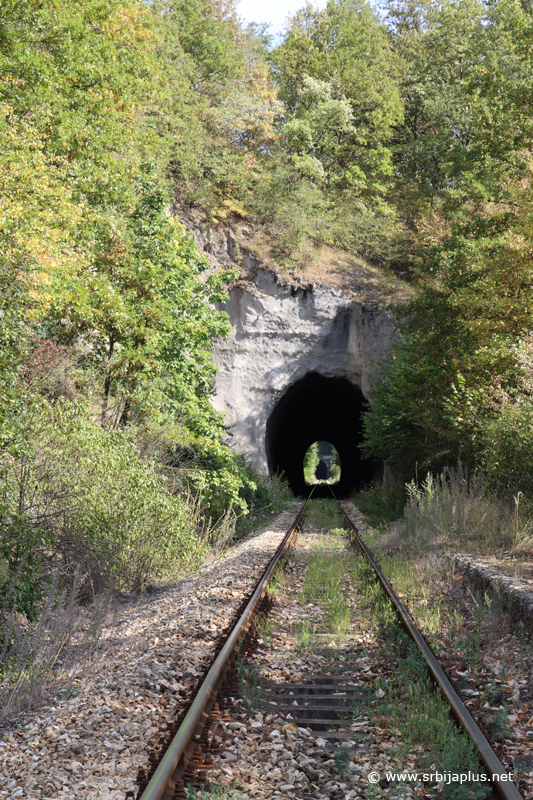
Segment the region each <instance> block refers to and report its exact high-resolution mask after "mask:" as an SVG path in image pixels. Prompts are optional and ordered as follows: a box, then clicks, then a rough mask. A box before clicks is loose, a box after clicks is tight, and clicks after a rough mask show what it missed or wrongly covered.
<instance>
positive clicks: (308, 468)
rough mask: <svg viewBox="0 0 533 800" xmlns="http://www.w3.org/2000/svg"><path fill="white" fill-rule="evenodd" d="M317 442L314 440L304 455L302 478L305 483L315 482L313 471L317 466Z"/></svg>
mask: <svg viewBox="0 0 533 800" xmlns="http://www.w3.org/2000/svg"><path fill="white" fill-rule="evenodd" d="M319 460H320V459H319V458H318V442H315V443H314V444H312V445H311V447H309V448H308V450H307V451H306V453H305V456H304V466H303V469H304V480H305V482H306V483H308V484H311V483H315V481H316V478H315V471H316V468H317V467H318V462H319Z"/></svg>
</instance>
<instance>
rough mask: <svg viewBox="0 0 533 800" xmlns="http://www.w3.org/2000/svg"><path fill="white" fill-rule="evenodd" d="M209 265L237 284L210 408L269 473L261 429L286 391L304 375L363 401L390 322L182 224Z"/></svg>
mask: <svg viewBox="0 0 533 800" xmlns="http://www.w3.org/2000/svg"><path fill="white" fill-rule="evenodd" d="M184 222H185V224H186V225H187V227H188V228H189V230H190V231H191V232H192V234H193V236H194V238H195V241H196V244H197V246H198V247H199V248H200V249H202V250H204V252H206V253H208V254H209V256H210V258H211V260H212V261H213V262H214V263H215V264H219V265H221V266H228V265H232V266H236V265H237V266H238V267H239V272H240V276H241V278H240V280H239V281H237V283H236V284H235V285H234V286H233V288H232V289H231V291H230V296H229V300H228V302H227V303H226V304H225V305H224V308H225V310H226V311H227V312H228V314H229V316H230V320H231V325H232V330H231V333H230V335H229V337H228V338H227V339H223V340H217V341H216V342H215V345H214V361H215V364H216V365H217V366H218V368H219V372H218V375H217V378H216V396H215V399H214V404H215V406H216V407H217V408H218V409H219V410H220V411H223V412H224V413H225V414H226V417H227V421H228V425H229V426H230V428H231V431H232V434H233V436H232V441H231V445H232V447H233V448H234V449H235V450H236V451H237V452H239V453H243V454H245V455H247V457H248V458H249V460H250V462H251V464H252V465H253V466H254V467H256V469H259V470H260V471H261V472H263V473H266V472H267V471H268V464H267V453H266V426H267V422H268V419H269V417H270V415H271V413H272V411H273V410H274V408H275V407H276V405H277V403H278V402H279V400H280V399H281V397H282V396H283V395H284V394H285V392H286V391H287V390H288V389H289V388H290V387H291V386H292V385H293V384H294V383H296V382H297V381H298V380H300V379H301V378H303V377H304V376H305V375H306V374H308V373H310V372H315V373H318V374H320V375H322V376H324V377H326V378H328V377H331V378H346V379H347V380H349V381H350V382H351V383H353V384H355V385H356V386H358V387H359V388H360V389H361V391H362V392H363V394H364V395H365V397H368V390H369V382H370V376H371V374H372V372H373V371H374V370H375V368H376V365H377V362H378V361H379V359H380V358H381V357H382V356H384V355H385V354H386V352H387V350H388V348H389V346H390V337H391V335H392V324H391V319H390V316H389V315H388V314H387V313H386V312H385V311H384V310H383V309H382V308H380V307H379V306H378V305H376V304H375V303H370V304H369V303H366V304H364V303H360V302H355V301H354V300H353V299H352V298H351V297H349V296H348V295H346V294H344V293H342V292H341V291H338V290H335V289H332V288H328V287H326V286H323V285H322V284H316V283H315V284H304V283H302V281H301V279H299V278H298V277H296V273H295V277H294V279H293V280H291V281H288V280H284V279H282V278H281V276H280V274H279V273H278V272H276V271H275V270H273V269H268V268H265V266H264V265H262V264H261V262H260V260H259V259H258V258H257V256H256V255H255V254H254V253H252V252H251V251H250V250H248V249H247V248H246V247H245V246H244V244H243V242H242V240H243V236H244V238H246V236H247V235H249V234H250V231H249V230H248V229H247V228H246V226H244V228H242V230H240V234H241V237H240V238H241V244H239V243H238V242H237V240H236V238H235V235H234V232H233V230H232V229H231V228H226V229H219V230H209V229H201V228H200V227H198V225H196V224H195V223H194V222H193V221H191V220H189V219H184Z"/></svg>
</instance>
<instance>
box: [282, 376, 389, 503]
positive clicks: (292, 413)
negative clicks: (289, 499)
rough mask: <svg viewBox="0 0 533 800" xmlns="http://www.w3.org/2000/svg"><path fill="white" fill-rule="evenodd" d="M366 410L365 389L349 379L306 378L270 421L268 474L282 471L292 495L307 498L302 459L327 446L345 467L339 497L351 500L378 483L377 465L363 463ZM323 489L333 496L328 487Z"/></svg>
mask: <svg viewBox="0 0 533 800" xmlns="http://www.w3.org/2000/svg"><path fill="white" fill-rule="evenodd" d="M365 406H366V403H365V399H364V397H363V393H362V392H361V390H360V389H359V388H358V387H357V386H354V384H353V383H350V381H348V380H346V378H325V377H324V376H323V375H319V374H318V373H316V372H310V373H308V374H307V375H306V376H305V377H304V378H302V379H301V380H299V381H297V383H295V384H293V386H291V387H290V388H289V389H288V390H287V392H286V393H285V394H284V395H283V397H282V398H281V399H280V400H279V402H278V404H277V406H276V407H275V409H274V410H273V411H272V413H271V415H270V418H269V420H268V423H267V429H266V450H267V458H268V468H269V470H270V472H271V473H272V472H284V474H285V477H286V478H287V480H288V481H289V485H290V487H291V489H292V491H293V492H294V493H295V494H297V495H306V494H307V492H308V488H306V483H305V480H304V473H303V468H302V465H303V461H304V456H305V454H306V451H307V450H308V448H309V447H310V446H311V445H312V444H313V443H314V442H318V441H325V442H330V443H331V444H332V445H333V447H335V449H336V450H337V452H338V454H339V457H340V462H341V464H342V470H341V475H340V480H339V482H338V483H337V484H336V486H335V494H336V495H337V497H347V496H348V495H349V494H350V493H351V492H352V491H356V490H358V489H359V488H360V487H361V486H363V485H364V484H366V483H370V481H372V480H375V479H376V478H378V477H379V470H378V469H377V467H378V464H377V462H375V461H374V460H373V459H363V458H362V457H361V452H360V449H359V447H360V444H361V440H362V426H363V421H362V416H363V413H364V410H365ZM320 488H321V489H322V493H324V492H327V493H328V495H329V489H328V487H327V486H322V487H320ZM316 494H317V492H316V491H315V494H314V496H316Z"/></svg>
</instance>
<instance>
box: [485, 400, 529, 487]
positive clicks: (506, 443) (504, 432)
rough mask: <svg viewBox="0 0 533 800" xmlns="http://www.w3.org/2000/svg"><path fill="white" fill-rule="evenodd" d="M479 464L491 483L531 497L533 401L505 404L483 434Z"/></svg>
mask: <svg viewBox="0 0 533 800" xmlns="http://www.w3.org/2000/svg"><path fill="white" fill-rule="evenodd" d="M483 467H484V469H485V471H486V472H487V475H488V476H489V477H490V478H491V480H492V482H493V483H497V484H500V485H501V486H502V487H504V488H505V489H508V490H511V491H512V492H518V491H522V492H524V494H526V495H527V496H528V497H529V498H530V499H533V401H532V400H530V399H529V398H527V397H526V398H522V399H521V401H520V402H519V403H515V404H512V403H505V404H504V405H503V407H502V409H501V413H500V414H499V415H498V416H497V417H495V418H494V419H493V420H492V421H491V423H490V424H489V425H488V426H487V428H486V430H485V435H484V449H483Z"/></svg>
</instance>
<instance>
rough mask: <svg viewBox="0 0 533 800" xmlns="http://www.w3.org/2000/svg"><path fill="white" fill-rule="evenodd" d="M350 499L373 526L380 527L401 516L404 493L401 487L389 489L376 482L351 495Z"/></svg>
mask: <svg viewBox="0 0 533 800" xmlns="http://www.w3.org/2000/svg"><path fill="white" fill-rule="evenodd" d="M352 500H353V503H354V504H355V505H356V506H357V508H358V509H359V511H361V513H362V514H364V515H365V516H366V517H367V519H368V522H369V524H370V525H371V526H372V527H373V528H381V527H383V526H384V525H386V524H387V523H389V522H394V520H396V519H398V518H399V517H401V516H402V511H403V507H404V505H405V493H404V491H403V490H402V489H394V490H391V491H389V490H387V489H385V487H384V486H383V485H381V484H379V483H377V484H374V485H372V486H369V487H368V488H366V489H363V490H362V491H360V492H358V493H357V494H355V495H353V497H352Z"/></svg>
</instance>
